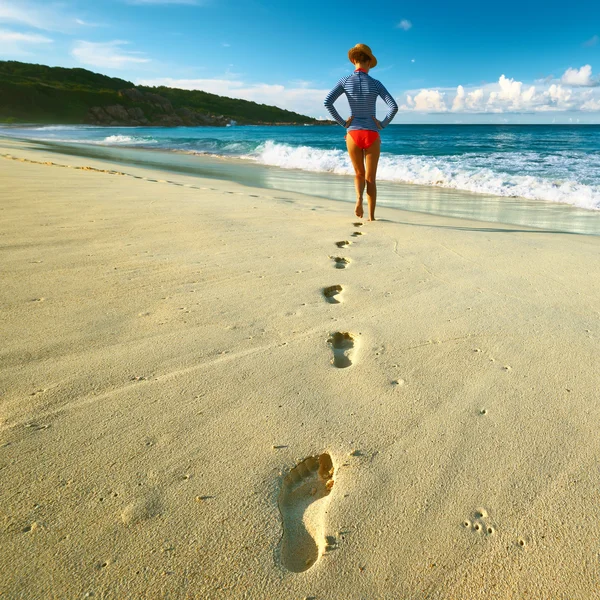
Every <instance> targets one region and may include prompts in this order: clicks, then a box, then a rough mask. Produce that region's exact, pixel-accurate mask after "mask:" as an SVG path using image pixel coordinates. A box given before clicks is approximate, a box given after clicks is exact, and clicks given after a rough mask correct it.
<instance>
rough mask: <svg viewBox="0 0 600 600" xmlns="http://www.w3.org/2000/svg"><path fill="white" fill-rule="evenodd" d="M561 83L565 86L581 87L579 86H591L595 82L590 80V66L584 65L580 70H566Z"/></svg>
mask: <svg viewBox="0 0 600 600" xmlns="http://www.w3.org/2000/svg"><path fill="white" fill-rule="evenodd" d="M561 81H562V82H563V83H566V84H567V85H581V86H592V85H595V82H594V81H593V80H592V67H591V65H584V66H583V67H581V69H573V68H569V69H567V70H566V71H565V72H564V74H563V76H562V78H561Z"/></svg>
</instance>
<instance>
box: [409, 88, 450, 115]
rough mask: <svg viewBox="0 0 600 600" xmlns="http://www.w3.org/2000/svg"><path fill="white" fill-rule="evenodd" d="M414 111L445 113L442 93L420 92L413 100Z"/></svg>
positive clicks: (445, 108)
mask: <svg viewBox="0 0 600 600" xmlns="http://www.w3.org/2000/svg"><path fill="white" fill-rule="evenodd" d="M412 101H413V102H414V110H416V111H417V112H445V111H447V110H448V108H447V107H446V103H445V102H444V93H443V92H440V91H439V90H421V91H420V92H419V93H418V94H416V96H415V97H414V98H412Z"/></svg>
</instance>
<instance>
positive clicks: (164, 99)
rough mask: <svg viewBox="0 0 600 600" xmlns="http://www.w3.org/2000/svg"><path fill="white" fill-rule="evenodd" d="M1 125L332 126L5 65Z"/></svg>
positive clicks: (1, 64)
mask: <svg viewBox="0 0 600 600" xmlns="http://www.w3.org/2000/svg"><path fill="white" fill-rule="evenodd" d="M0 123H9V124H10V123H41V124H81V125H107V126H144V125H147V126H154V127H156V126H163V127H181V126H188V127H197V126H203V125H204V126H213V127H214V126H221V127H225V126H227V125H235V124H238V125H328V124H331V123H332V122H331V121H319V120H317V119H313V118H312V117H307V116H306V115H301V114H298V113H295V112H292V111H289V110H284V109H281V108H277V107H276V106H268V105H266V104H257V103H256V102H251V101H248V100H240V99H236V98H227V97H225V96H218V95H217V94H209V93H208V92H203V91H200V90H181V89H176V88H169V87H163V86H161V87H146V86H140V85H137V86H136V85H134V84H133V83H131V82H130V81H126V80H124V79H118V78H115V77H108V76H106V75H101V74H100V73H94V72H92V71H88V70H87V69H66V68H63V67H48V66H45V65H35V64H30V63H22V62H17V61H0Z"/></svg>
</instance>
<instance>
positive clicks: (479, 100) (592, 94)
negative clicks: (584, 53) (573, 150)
mask: <svg viewBox="0 0 600 600" xmlns="http://www.w3.org/2000/svg"><path fill="white" fill-rule="evenodd" d="M584 74H585V72H584ZM590 74H591V70H590ZM405 95H406V103H405V104H402V105H401V106H400V110H402V111H405V112H407V111H408V112H425V113H442V112H446V111H448V110H450V111H451V112H454V113H471V114H475V113H482V114H484V113H544V112H550V111H563V112H564V111H580V110H585V111H595V110H598V106H599V104H598V103H599V102H600V88H599V87H588V88H584V87H582V86H575V87H572V86H569V85H564V84H562V83H560V82H557V81H556V80H555V81H553V82H552V83H549V82H544V80H540V81H538V82H537V84H536V85H526V84H524V83H523V82H522V81H516V80H514V79H511V78H508V77H506V76H505V75H501V76H500V78H499V79H498V81H497V82H496V83H491V84H486V85H484V86H482V87H479V88H475V87H470V88H468V87H467V86H462V85H459V86H458V87H456V88H455V89H452V88H449V89H441V90H440V89H437V90H435V89H422V90H408V91H407V92H406V93H405Z"/></svg>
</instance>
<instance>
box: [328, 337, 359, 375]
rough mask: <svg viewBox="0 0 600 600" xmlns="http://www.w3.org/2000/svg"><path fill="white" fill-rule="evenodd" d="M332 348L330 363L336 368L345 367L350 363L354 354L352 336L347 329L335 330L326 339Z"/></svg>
mask: <svg viewBox="0 0 600 600" xmlns="http://www.w3.org/2000/svg"><path fill="white" fill-rule="evenodd" d="M327 343H328V344H330V345H331V348H332V350H333V359H332V360H331V363H332V364H333V366H334V367H337V368H338V369H345V368H346V367H349V366H350V365H352V358H353V356H354V336H353V335H352V334H351V333H348V332H347V331H336V332H335V333H334V334H332V335H331V337H330V338H329V339H328V340H327Z"/></svg>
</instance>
